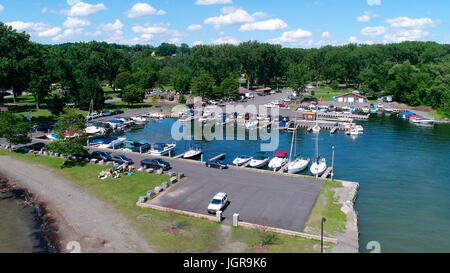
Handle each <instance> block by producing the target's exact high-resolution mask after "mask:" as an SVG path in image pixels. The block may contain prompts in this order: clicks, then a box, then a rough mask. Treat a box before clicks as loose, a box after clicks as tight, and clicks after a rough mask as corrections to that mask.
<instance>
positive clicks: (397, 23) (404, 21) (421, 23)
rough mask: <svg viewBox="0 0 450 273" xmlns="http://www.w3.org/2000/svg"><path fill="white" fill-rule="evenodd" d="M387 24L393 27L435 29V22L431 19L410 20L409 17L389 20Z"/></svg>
mask: <svg viewBox="0 0 450 273" xmlns="http://www.w3.org/2000/svg"><path fill="white" fill-rule="evenodd" d="M386 23H388V24H390V25H391V27H415V28H427V27H434V26H435V24H436V23H435V22H433V20H431V19H430V18H415V19H412V18H409V17H405V16H404V17H397V18H394V19H387V20H386Z"/></svg>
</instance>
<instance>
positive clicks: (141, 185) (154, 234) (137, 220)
mask: <svg viewBox="0 0 450 273" xmlns="http://www.w3.org/2000/svg"><path fill="white" fill-rule="evenodd" d="M8 154H9V153H8V152H7V151H6V150H4V149H0V156H1V155H8ZM10 155H11V156H12V157H13V158H16V159H20V160H24V161H29V162H32V163H37V164H42V165H44V166H46V167H48V168H50V169H53V170H54V171H55V173H56V174H58V175H60V176H61V177H64V178H66V179H69V180H71V181H73V182H75V184H76V185H77V186H79V187H80V188H83V189H86V190H87V191H88V192H89V193H91V194H92V195H94V196H96V197H97V198H99V199H101V200H103V201H104V202H106V203H108V204H111V205H112V206H113V207H115V208H116V209H117V210H118V211H120V212H121V213H123V215H124V216H125V217H127V218H128V219H129V221H130V224H131V225H132V226H133V227H134V228H135V229H136V231H137V232H138V233H139V235H140V236H141V237H142V238H143V239H145V240H147V241H148V243H149V244H150V245H152V246H154V247H156V248H157V250H158V251H160V252H210V251H213V250H214V249H216V235H217V234H216V233H217V229H218V227H219V225H218V224H217V223H213V222H209V221H206V220H202V219H194V218H190V217H186V216H182V215H169V214H168V213H164V212H159V211H155V210H151V209H142V208H138V207H137V206H136V202H137V199H138V197H139V196H143V195H145V194H146V193H147V191H148V190H151V189H153V188H154V187H155V186H157V185H161V183H162V182H164V181H168V180H169V177H168V176H166V175H162V176H161V175H153V174H146V173H136V174H135V175H133V176H131V177H128V176H123V177H121V178H120V179H117V180H113V179H107V180H100V179H98V178H97V175H98V173H99V172H100V171H102V170H104V169H105V168H106V167H104V166H98V165H91V164H86V165H84V166H75V167H70V168H61V164H62V163H63V162H64V159H61V158H54V157H44V156H36V155H30V154H18V153H12V154H10ZM174 224H175V225H176V226H177V227H178V228H179V231H180V232H179V233H177V234H168V233H165V232H164V230H165V228H167V227H168V226H169V225H174Z"/></svg>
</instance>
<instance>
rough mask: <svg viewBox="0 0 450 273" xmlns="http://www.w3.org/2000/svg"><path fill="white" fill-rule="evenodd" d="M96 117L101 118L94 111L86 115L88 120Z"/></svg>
mask: <svg viewBox="0 0 450 273" xmlns="http://www.w3.org/2000/svg"><path fill="white" fill-rule="evenodd" d="M96 118H99V115H98V114H95V113H92V114H90V115H88V116H87V117H86V119H87V120H93V119H96Z"/></svg>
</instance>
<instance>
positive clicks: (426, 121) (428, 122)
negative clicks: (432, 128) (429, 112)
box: [409, 118, 434, 125]
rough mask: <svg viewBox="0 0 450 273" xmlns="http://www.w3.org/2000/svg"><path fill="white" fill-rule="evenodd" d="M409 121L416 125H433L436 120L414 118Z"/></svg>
mask: <svg viewBox="0 0 450 273" xmlns="http://www.w3.org/2000/svg"><path fill="white" fill-rule="evenodd" d="M409 121H410V122H411V123H413V124H416V125H433V124H434V120H431V119H427V118H412V119H410V120H409Z"/></svg>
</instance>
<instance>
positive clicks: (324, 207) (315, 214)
mask: <svg viewBox="0 0 450 273" xmlns="http://www.w3.org/2000/svg"><path fill="white" fill-rule="evenodd" d="M341 187H342V184H341V183H340V182H337V181H326V182H325V185H324V186H323V188H322V191H321V192H320V194H319V197H318V199H317V201H316V204H315V205H314V207H313V209H312V211H311V214H310V216H309V218H308V221H307V222H306V224H305V227H304V228H303V231H304V232H307V233H315V234H320V228H321V227H320V226H321V219H322V217H325V218H326V219H327V221H326V222H325V224H324V234H325V236H331V237H333V236H334V235H336V234H337V233H340V232H342V231H343V230H344V229H345V223H346V222H347V215H345V213H343V212H342V211H341V207H342V205H341V204H339V203H338V201H337V199H336V198H335V196H334V194H335V192H334V191H333V189H335V188H341Z"/></svg>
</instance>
